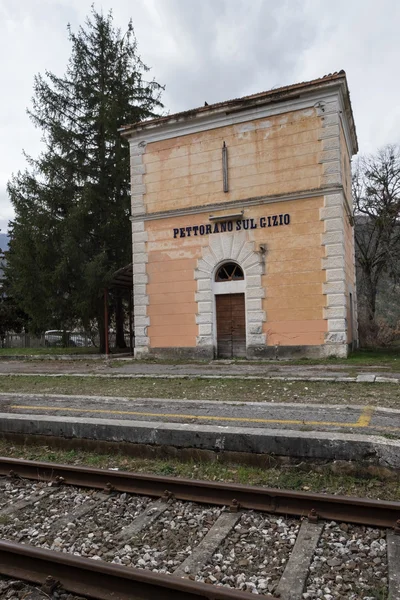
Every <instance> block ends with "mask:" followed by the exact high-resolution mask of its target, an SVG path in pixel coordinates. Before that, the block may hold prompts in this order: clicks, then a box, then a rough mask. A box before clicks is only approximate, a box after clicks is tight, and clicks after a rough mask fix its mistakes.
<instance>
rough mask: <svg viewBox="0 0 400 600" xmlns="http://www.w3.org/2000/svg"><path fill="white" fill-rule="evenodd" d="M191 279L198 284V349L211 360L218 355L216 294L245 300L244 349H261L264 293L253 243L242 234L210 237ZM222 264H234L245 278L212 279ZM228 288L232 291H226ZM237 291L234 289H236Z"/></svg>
mask: <svg viewBox="0 0 400 600" xmlns="http://www.w3.org/2000/svg"><path fill="white" fill-rule="evenodd" d="M201 254H202V256H201V258H199V259H198V260H197V265H196V268H195V271H194V277H195V280H196V281H197V292H196V293H195V301H196V303H197V314H196V323H197V325H198V327H199V329H198V336H197V346H198V347H201V348H202V349H203V351H204V353H205V352H209V354H210V355H211V356H213V355H214V356H215V354H216V351H217V329H216V314H215V296H216V295H217V294H227V293H232V294H233V293H243V294H245V297H246V302H245V311H246V315H245V316H246V346H247V353H248V352H249V349H251V348H255V347H257V348H258V347H260V346H264V345H265V343H266V335H265V333H264V332H263V323H264V321H265V320H266V315H265V312H264V310H263V306H262V299H263V298H264V295H265V291H264V289H263V286H262V275H263V273H264V254H263V253H261V252H257V251H256V248H255V243H254V242H253V241H249V240H248V237H247V233H246V232H244V231H234V232H232V233H231V234H230V233H220V234H214V235H210V236H209V239H208V245H207V246H204V247H203V248H202V250H201ZM225 262H234V263H237V264H238V265H239V266H240V267H241V269H242V271H243V274H244V279H243V280H240V281H230V282H217V281H215V275H216V273H217V270H218V268H219V267H220V266H221V265H222V264H223V263H225ZM225 286H231V289H228V287H225ZM235 288H236V289H235Z"/></svg>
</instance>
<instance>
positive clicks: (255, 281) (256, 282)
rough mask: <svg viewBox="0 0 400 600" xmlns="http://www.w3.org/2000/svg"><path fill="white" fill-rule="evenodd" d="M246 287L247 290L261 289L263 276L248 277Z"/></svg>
mask: <svg viewBox="0 0 400 600" xmlns="http://www.w3.org/2000/svg"><path fill="white" fill-rule="evenodd" d="M246 287H247V289H249V288H253V287H257V288H259V287H261V275H249V276H248V277H246Z"/></svg>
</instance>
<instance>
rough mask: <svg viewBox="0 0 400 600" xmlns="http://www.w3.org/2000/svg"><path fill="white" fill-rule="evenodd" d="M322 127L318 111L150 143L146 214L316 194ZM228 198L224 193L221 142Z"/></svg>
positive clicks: (319, 173) (320, 171)
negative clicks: (297, 193)
mask: <svg viewBox="0 0 400 600" xmlns="http://www.w3.org/2000/svg"><path fill="white" fill-rule="evenodd" d="M321 127H322V121H321V117H319V116H318V115H317V114H316V110H315V109H307V110H299V111H293V112H288V113H285V114H281V115H277V116H272V117H270V118H268V119H266V118H265V119H258V120H254V121H252V122H248V123H242V124H238V125H229V126H225V127H223V128H218V129H213V130H208V131H204V132H201V133H198V134H191V135H185V136H181V137H178V138H173V139H168V140H164V141H160V142H152V143H149V144H148V145H147V147H146V152H145V154H144V156H143V162H144V165H145V174H144V176H143V183H144V184H145V189H146V193H145V197H144V202H145V209H146V212H148V213H149V212H150V213H151V212H158V211H167V210H174V209H180V208H185V207H189V206H201V205H208V204H213V203H219V202H229V201H234V200H240V199H243V198H250V197H256V196H263V195H269V196H272V195H276V194H284V193H290V192H295V191H301V190H310V189H314V188H318V187H319V185H320V179H321V175H322V165H321V164H319V157H320V152H321V150H322V146H321V141H320V140H319V139H318V138H319V134H320V131H321ZM223 141H225V143H226V145H227V147H228V167H229V192H228V193H224V192H223V191H222V183H221V152H222V142H223Z"/></svg>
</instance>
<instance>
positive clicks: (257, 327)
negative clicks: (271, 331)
mask: <svg viewBox="0 0 400 600" xmlns="http://www.w3.org/2000/svg"><path fill="white" fill-rule="evenodd" d="M248 333H249V334H250V335H260V334H262V323H249V327H248Z"/></svg>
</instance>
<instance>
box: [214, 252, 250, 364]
mask: <svg viewBox="0 0 400 600" xmlns="http://www.w3.org/2000/svg"><path fill="white" fill-rule="evenodd" d="M213 291H214V303H215V305H214V306H215V331H216V349H217V357H218V358H245V357H246V308H245V304H246V299H245V277H244V273H243V269H242V268H241V266H240V265H238V263H236V262H233V261H227V262H223V263H222V264H220V265H219V266H217V268H216V271H215V275H214V281H213Z"/></svg>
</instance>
